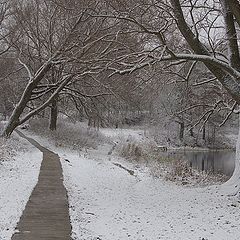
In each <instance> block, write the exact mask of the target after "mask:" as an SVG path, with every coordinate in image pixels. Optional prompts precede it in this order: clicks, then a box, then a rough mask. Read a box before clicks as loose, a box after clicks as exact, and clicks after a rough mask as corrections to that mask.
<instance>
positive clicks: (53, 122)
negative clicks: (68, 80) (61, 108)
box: [49, 96, 58, 131]
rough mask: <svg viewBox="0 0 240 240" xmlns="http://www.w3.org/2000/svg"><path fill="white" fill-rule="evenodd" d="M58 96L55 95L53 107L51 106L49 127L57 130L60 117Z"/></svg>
mask: <svg viewBox="0 0 240 240" xmlns="http://www.w3.org/2000/svg"><path fill="white" fill-rule="evenodd" d="M57 98H58V96H57V97H55V98H54V99H53V101H52V104H51V107H50V124H49V129H50V130H51V131H55V130H57V118H58V100H57Z"/></svg>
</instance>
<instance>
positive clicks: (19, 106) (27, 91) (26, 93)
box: [2, 62, 51, 137]
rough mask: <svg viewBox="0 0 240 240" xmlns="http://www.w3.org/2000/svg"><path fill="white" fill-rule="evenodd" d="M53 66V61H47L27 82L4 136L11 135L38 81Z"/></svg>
mask: <svg viewBox="0 0 240 240" xmlns="http://www.w3.org/2000/svg"><path fill="white" fill-rule="evenodd" d="M50 68H51V63H50V62H46V63H45V64H44V65H43V66H42V67H40V69H39V70H38V71H37V73H36V75H35V76H34V77H33V79H31V81H29V83H28V84H27V86H26V88H25V90H24V92H23V94H22V97H21V99H20V101H19V102H18V104H17V106H16V107H15V109H14V110H13V112H12V115H11V117H10V119H9V121H8V124H7V126H6V127H5V128H4V130H3V133H2V136H4V137H10V135H11V134H12V132H13V131H14V129H15V128H16V127H17V126H18V125H19V124H20V122H21V121H20V117H21V115H22V113H23V111H24V109H25V108H26V106H27V103H28V102H29V100H30V99H31V95H32V91H33V90H34V89H35V87H36V86H37V85H38V83H39V82H40V81H41V80H42V78H43V77H44V76H45V74H46V73H47V72H48V71H49V69H50Z"/></svg>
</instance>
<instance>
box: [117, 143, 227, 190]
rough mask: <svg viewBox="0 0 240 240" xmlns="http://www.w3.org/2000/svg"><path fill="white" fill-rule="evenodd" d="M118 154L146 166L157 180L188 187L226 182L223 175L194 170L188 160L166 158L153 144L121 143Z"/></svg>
mask: <svg viewBox="0 0 240 240" xmlns="http://www.w3.org/2000/svg"><path fill="white" fill-rule="evenodd" d="M116 150H117V152H118V154H119V155H120V156H121V157H124V158H125V159H127V160H128V161H131V162H132V163H134V164H136V165H138V166H139V165H142V166H143V165H144V166H146V167H147V168H148V169H149V172H150V174H151V175H152V176H153V177H156V178H162V179H165V180H167V181H172V182H175V183H176V184H180V185H187V186H206V185H211V184H217V183H222V182H225V181H226V180H227V179H228V177H227V176H225V175H222V174H216V173H212V172H205V171H200V170H196V169H193V168H192V167H190V164H189V162H188V161H187V160H185V159H182V158H178V159H175V158H170V157H165V156H164V153H163V152H161V151H160V150H159V149H158V148H157V147H156V145H154V144H153V143H137V142H121V143H120V144H119V145H118V146H117V148H116Z"/></svg>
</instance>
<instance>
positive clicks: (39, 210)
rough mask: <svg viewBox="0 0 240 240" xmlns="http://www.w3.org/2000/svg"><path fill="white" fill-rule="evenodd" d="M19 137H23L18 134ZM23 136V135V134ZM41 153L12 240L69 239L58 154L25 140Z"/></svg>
mask: <svg viewBox="0 0 240 240" xmlns="http://www.w3.org/2000/svg"><path fill="white" fill-rule="evenodd" d="M21 135H22V134H21ZM22 136H23V137H24V135H22ZM28 140H29V141H30V142H31V143H32V144H33V145H34V146H36V147H37V148H38V149H40V150H41V151H42V152H43V161H42V165H41V169H40V174H39V178H38V183H37V185H36V187H35V188H34V190H33V192H32V195H31V196H30V199H29V201H28V203H27V205H26V208H25V210H24V212H23V215H22V216H21V219H20V221H19V223H18V225H17V230H18V231H17V232H16V233H15V234H14V235H13V237H12V240H38V239H48V240H51V239H59V240H60V239H63V240H69V239H70V235H71V225H70V219H69V212H68V200H67V194H66V189H65V188H64V186H63V177H62V168H61V164H60V161H59V157H58V155H57V154H55V153H53V152H51V151H49V150H47V149H45V148H43V147H42V146H40V145H39V144H38V143H37V142H35V141H34V140H32V139H28Z"/></svg>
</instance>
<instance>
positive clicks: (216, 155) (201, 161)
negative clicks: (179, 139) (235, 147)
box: [166, 150, 235, 177]
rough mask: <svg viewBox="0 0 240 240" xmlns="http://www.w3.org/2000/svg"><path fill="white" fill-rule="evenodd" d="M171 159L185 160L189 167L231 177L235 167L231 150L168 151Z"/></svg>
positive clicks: (233, 153)
mask: <svg viewBox="0 0 240 240" xmlns="http://www.w3.org/2000/svg"><path fill="white" fill-rule="evenodd" d="M166 154H167V156H168V157H169V158H171V159H179V158H181V159H186V160H187V161H188V162H189V164H190V166H192V167H193V168H195V169H199V170H201V171H203V170H205V171H211V172H214V173H222V174H225V175H227V176H229V177H230V176H231V175H232V174H233V171H234V166H235V152H234V151H232V150H217V151H189V150H185V151H184V150H177V151H168V152H167V153H166Z"/></svg>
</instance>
